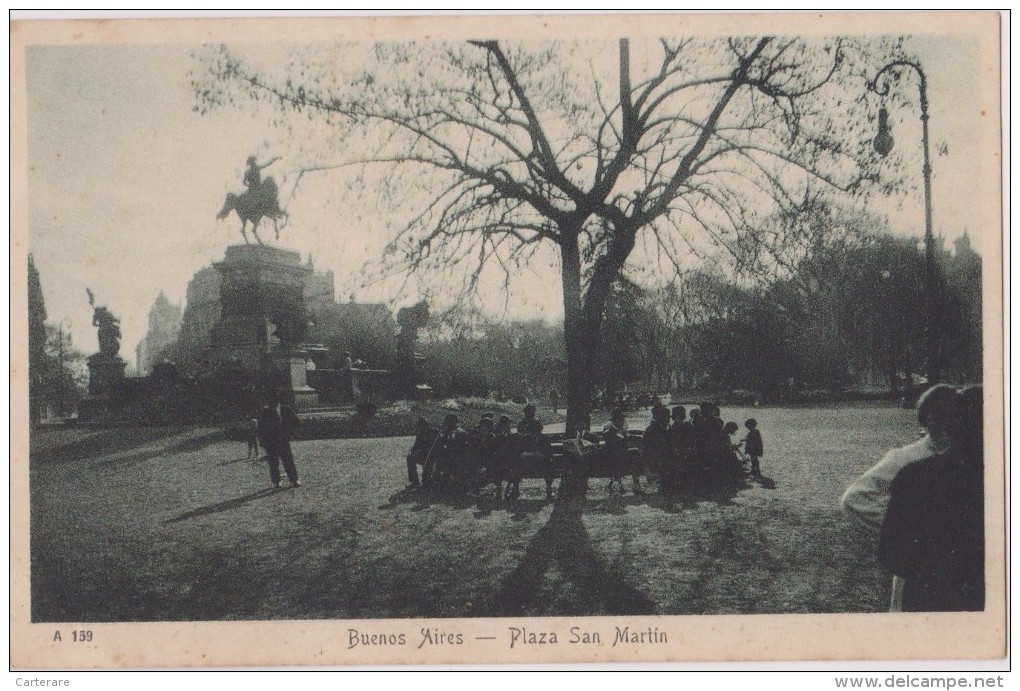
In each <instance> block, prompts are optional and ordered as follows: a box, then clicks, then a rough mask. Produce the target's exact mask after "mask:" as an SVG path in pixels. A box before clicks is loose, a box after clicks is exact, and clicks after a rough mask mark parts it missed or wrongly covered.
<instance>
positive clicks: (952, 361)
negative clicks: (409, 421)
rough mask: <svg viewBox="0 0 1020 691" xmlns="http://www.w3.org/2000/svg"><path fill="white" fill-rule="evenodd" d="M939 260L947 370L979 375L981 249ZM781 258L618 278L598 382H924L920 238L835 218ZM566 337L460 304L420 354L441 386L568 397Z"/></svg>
mask: <svg viewBox="0 0 1020 691" xmlns="http://www.w3.org/2000/svg"><path fill="white" fill-rule="evenodd" d="M827 220H828V221H829V222H831V221H832V219H831V218H829V219H827ZM817 227H819V228H820V227H821V226H817ZM937 256H938V278H939V280H938V287H937V289H938V294H939V300H940V303H941V304H942V306H943V309H942V311H941V321H940V323H939V324H938V325H937V326H936V328H938V330H939V333H940V346H941V357H942V362H943V367H944V372H945V374H944V376H945V378H946V380H947V381H954V382H974V381H980V380H981V377H982V369H981V368H982V341H981V258H980V256H979V255H977V254H976V253H975V252H974V251H973V250H972V249H971V248H970V244H969V240H968V239H967V237H966V236H964V237H963V238H961V239H960V240H957V241H956V247H955V250H954V251H950V250H949V249H948V248H947V247H945V245H944V244H943V245H942V246H941V247H940V248H939V251H938V255H937ZM780 259H781V258H777V257H771V258H769V259H768V260H767V261H766V260H764V259H763V258H762V257H758V258H755V259H752V258H748V257H744V258H743V260H742V263H741V266H743V267H744V269H743V270H742V272H741V273H733V272H730V273H724V272H723V271H722V270H720V269H718V268H710V267H709V266H707V265H702V266H701V267H700V268H696V269H693V270H691V271H689V272H686V273H684V274H680V275H677V276H676V277H675V278H674V279H673V280H671V281H669V282H668V283H664V284H661V285H658V286H643V285H640V284H639V283H638V282H637V281H636V280H634V279H632V278H630V277H628V276H627V275H626V274H625V275H622V276H621V277H620V278H618V279H617V280H616V281H614V283H613V288H612V291H611V293H610V297H609V299H608V301H607V305H606V312H605V316H604V320H603V323H602V327H601V329H602V334H601V339H600V340H601V347H600V349H599V352H598V355H597V358H596V360H597V366H596V369H595V377H594V388H595V389H596V390H599V391H601V392H603V393H604V395H605V396H607V397H609V398H610V399H612V398H615V396H616V394H617V393H619V392H621V391H622V390H623V389H624V388H625V387H626V386H630V387H633V386H634V385H635V384H638V385H639V386H641V387H643V388H647V389H649V390H652V391H655V392H666V391H681V392H683V391H687V392H692V393H693V392H704V393H719V392H726V393H732V392H733V391H746V392H748V393H749V394H755V395H756V396H758V397H761V398H762V399H764V400H771V401H781V400H786V399H787V398H789V397H791V396H793V397H795V398H797V399H798V400H800V399H804V398H811V397H815V396H829V395H832V396H836V397H838V396H841V395H844V394H845V393H846V392H847V391H850V390H854V391H855V392H856V393H858V394H860V395H867V394H871V395H879V394H881V393H885V394H888V395H891V396H894V397H898V396H900V395H904V394H906V393H907V389H908V388H910V387H911V386H912V385H916V384H919V383H920V382H921V381H922V380H921V378H920V376H921V374H920V373H922V372H923V371H924V365H925V362H924V357H925V341H924V334H925V323H924V314H925V312H924V280H923V277H924V250H923V244H922V243H921V242H920V241H919V239H918V238H914V237H903V236H894V235H891V234H889V233H888V232H883V231H882V230H881V229H876V228H874V226H868V225H867V224H865V227H864V228H861V227H851V228H849V229H847V228H845V227H844V228H843V229H842V230H834V229H833V227H832V226H827V232H826V233H819V239H818V241H817V242H815V243H813V244H812V246H810V247H809V248H808V249H807V250H806V251H804V252H803V253H802V254H801V256H800V258H799V259H798V260H796V262H795V263H794V264H791V265H788V266H787V267H786V268H785V269H781V268H779V267H778V266H777V265H776V263H777V262H779V261H780ZM767 264H772V269H771V270H770V269H768V268H766V265H767ZM563 343H564V338H563V325H562V323H557V324H550V323H548V322H545V321H542V320H527V321H521V320H518V321H509V322H507V321H501V320H495V319H491V318H487V317H486V316H485V315H484V314H482V313H480V312H478V311H477V310H471V311H468V312H464V311H461V310H453V311H450V312H447V313H446V314H444V315H440V316H439V317H438V319H437V320H436V322H435V323H433V324H432V325H431V326H430V328H429V331H428V334H427V336H426V338H425V341H424V342H423V344H422V352H423V354H425V355H426V358H427V360H426V370H427V372H428V377H429V383H430V384H431V385H432V386H433V387H434V388H435V389H436V391H437V392H438V393H440V394H441V395H452V394H465V395H486V394H490V393H493V392H497V393H502V394H503V395H505V396H507V397H517V396H528V397H530V398H535V397H540V398H543V399H544V398H546V397H547V396H548V394H549V391H550V390H551V389H556V390H557V392H559V393H560V394H561V395H562V392H563V387H564V386H565V377H566V373H565V360H566V353H565V349H564V345H563Z"/></svg>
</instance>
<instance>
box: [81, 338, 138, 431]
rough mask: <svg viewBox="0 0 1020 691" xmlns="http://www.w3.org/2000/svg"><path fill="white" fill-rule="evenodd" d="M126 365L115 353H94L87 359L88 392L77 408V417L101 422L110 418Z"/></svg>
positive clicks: (120, 388) (120, 389)
mask: <svg viewBox="0 0 1020 691" xmlns="http://www.w3.org/2000/svg"><path fill="white" fill-rule="evenodd" d="M126 365H127V363H126V362H124V361H123V360H121V359H120V357H118V356H117V355H105V354H103V353H96V354H95V355H93V356H91V357H90V358H89V359H88V366H89V393H88V396H86V397H85V399H84V400H83V401H82V402H81V405H80V407H79V409H78V418H79V419H81V420H84V421H86V422H96V421H99V422H102V421H105V420H108V419H109V418H110V415H111V411H112V410H113V409H114V408H115V407H116V403H117V401H118V399H119V398H120V397H121V394H122V392H123V388H124V367H125V366H126Z"/></svg>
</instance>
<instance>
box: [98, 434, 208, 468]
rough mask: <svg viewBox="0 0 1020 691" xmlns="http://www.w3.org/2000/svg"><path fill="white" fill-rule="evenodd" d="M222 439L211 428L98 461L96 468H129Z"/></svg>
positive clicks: (197, 449) (189, 450)
mask: <svg viewBox="0 0 1020 691" xmlns="http://www.w3.org/2000/svg"><path fill="white" fill-rule="evenodd" d="M222 440H223V433H222V432H221V431H219V430H211V431H208V432H205V433H204V434H200V435H198V436H195V437H189V438H187V439H182V440H181V441H179V442H177V443H176V444H173V445H172V446H167V447H165V448H161V449H146V450H145V451H139V452H138V453H132V454H127V455H124V456H118V457H116V458H111V459H109V460H106V461H100V462H98V463H96V467H98V468H110V469H124V468H130V467H132V466H135V465H139V464H141V463H145V462H146V461H151V460H153V459H156V458H160V457H162V456H171V455H174V454H178V453H190V452H192V451H200V450H201V449H204V448H205V447H207V446H209V445H210V444H214V443H216V442H219V441H222Z"/></svg>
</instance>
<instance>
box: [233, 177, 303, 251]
mask: <svg viewBox="0 0 1020 691" xmlns="http://www.w3.org/2000/svg"><path fill="white" fill-rule="evenodd" d="M278 193H279V190H278V189H277V187H276V181H274V180H273V178H270V177H267V178H266V179H265V180H262V181H261V182H260V183H259V185H258V186H257V187H255V188H250V189H248V191H246V192H242V193H241V194H234V193H233V192H228V193H227V198H226V200H225V201H224V202H223V209H222V210H220V212H219V213H218V214H216V218H218V219H220V220H222V219H224V218H226V217H227V216H229V215H230V212H231V211H236V212H237V217H238V218H240V219H241V235H243V236H244V243H245V244H246V245H247V244H248V233H247V228H248V223H249V221H250V222H251V232H252V235H254V236H255V241H256V242H258V243H259V244H260V245H262V244H264V243H263V242H262V239H261V238H260V237H259V234H258V227H259V223H261V222H262V219H263V218H268V219H270V220H271V221H272V222H273V229H274V231H275V232H276V239H277V240H279V239H280V223H279V221H280V219H286V218H287V212H286V211H283V210H282V209H280V201H279V199H278Z"/></svg>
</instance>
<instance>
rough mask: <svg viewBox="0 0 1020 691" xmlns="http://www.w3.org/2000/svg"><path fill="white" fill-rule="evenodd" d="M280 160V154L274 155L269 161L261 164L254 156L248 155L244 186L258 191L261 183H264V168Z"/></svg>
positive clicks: (251, 190)
mask: <svg viewBox="0 0 1020 691" xmlns="http://www.w3.org/2000/svg"><path fill="white" fill-rule="evenodd" d="M279 160H280V157H279V156H274V157H273V158H271V159H270V160H269V162H268V163H263V164H262V165H259V164H258V163H257V162H256V160H255V157H254V156H249V157H248V170H246V171H245V172H244V186H245V187H247V188H248V191H249V192H252V193H256V192H257V191H258V188H259V185H260V184H261V183H262V169H263V168H268V167H269V166H271V165H272V164H274V163H276V162H277V161H279Z"/></svg>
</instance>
